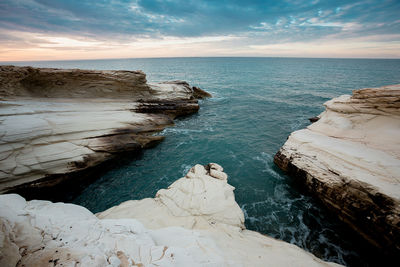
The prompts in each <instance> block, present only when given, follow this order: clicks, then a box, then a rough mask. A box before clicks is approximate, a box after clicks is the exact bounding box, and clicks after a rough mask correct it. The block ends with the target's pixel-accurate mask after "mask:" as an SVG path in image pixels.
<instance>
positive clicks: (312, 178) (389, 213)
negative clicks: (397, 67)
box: [274, 85, 400, 255]
mask: <svg viewBox="0 0 400 267" xmlns="http://www.w3.org/2000/svg"><path fill="white" fill-rule="evenodd" d="M324 105H325V107H326V110H325V111H324V112H323V113H321V114H320V115H319V116H318V117H319V119H318V120H317V121H316V122H314V123H313V124H312V125H310V126H308V127H307V129H303V130H299V131H296V132H293V133H292V134H291V135H290V136H289V138H288V140H287V141H286V143H285V144H284V145H283V147H282V148H281V149H280V150H279V152H278V153H277V154H276V155H275V159H274V161H275V163H276V164H277V165H278V166H279V167H280V168H281V169H283V170H284V171H287V172H289V173H290V174H292V175H294V176H295V177H297V179H299V180H300V181H301V182H302V183H303V184H304V185H305V186H306V187H307V188H308V189H309V191H311V192H312V193H314V194H315V195H316V196H317V197H318V198H319V199H321V200H322V202H323V203H325V204H326V205H327V206H328V207H329V208H331V209H332V210H334V211H335V212H336V213H337V214H338V215H339V217H340V218H341V219H342V220H343V221H344V222H346V223H348V224H349V225H350V226H351V227H353V228H354V229H355V230H356V231H357V232H358V233H360V234H361V235H362V236H363V237H365V238H366V239H367V240H369V241H370V242H371V243H373V244H374V245H376V246H378V247H381V248H383V249H384V250H385V251H386V252H391V253H395V254H396V253H397V255H398V253H399V251H400V85H393V86H386V87H381V88H367V89H360V90H355V91H354V92H353V96H350V95H344V96H341V97H338V98H335V99H332V100H330V101H328V102H326V103H325V104H324Z"/></svg>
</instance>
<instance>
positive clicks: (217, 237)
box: [0, 165, 338, 267]
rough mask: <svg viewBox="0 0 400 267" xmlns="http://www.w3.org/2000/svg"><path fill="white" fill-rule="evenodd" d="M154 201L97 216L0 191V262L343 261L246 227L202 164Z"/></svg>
mask: <svg viewBox="0 0 400 267" xmlns="http://www.w3.org/2000/svg"><path fill="white" fill-rule="evenodd" d="M189 173H192V174H193V176H192V178H187V177H183V178H181V179H179V180H177V181H176V182H174V183H173V184H172V185H171V186H170V187H169V188H168V189H161V190H160V191H159V192H158V193H157V196H156V197H155V198H154V199H150V198H148V199H143V200H134V201H127V202H124V203H122V204H121V205H119V206H116V207H113V208H111V209H108V210H106V211H104V212H102V213H100V214H97V217H96V216H95V215H93V214H92V213H91V212H90V211H88V210H87V209H85V208H83V207H81V206H77V205H73V204H64V203H51V202H49V201H39V200H33V201H28V202H27V201H25V199H23V198H22V197H20V196H19V195H16V194H8V195H0V266H5V267H8V266H17V265H18V266H22V265H25V266H40V267H42V266H266V265H271V266H307V267H308V266H310V267H312V266H338V265H336V264H333V263H326V262H323V261H321V260H319V259H317V258H316V257H314V256H313V255H311V254H310V253H307V252H305V251H303V250H302V249H300V248H298V247H296V246H294V245H291V244H288V243H285V242H282V241H278V240H275V239H273V238H270V237H267V236H264V235H261V234H259V233H256V232H253V231H249V230H245V229H244V224H243V222H244V217H243V212H242V211H241V209H240V208H239V206H238V205H237V203H236V202H235V199H234V195H233V189H234V188H233V187H232V186H230V185H229V184H227V182H226V180H220V179H216V178H213V177H211V176H210V175H209V173H208V172H207V169H206V168H204V167H203V166H201V165H196V166H194V167H193V168H192V170H191V171H190V172H189Z"/></svg>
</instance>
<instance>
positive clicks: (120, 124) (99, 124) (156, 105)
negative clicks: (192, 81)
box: [0, 66, 210, 193]
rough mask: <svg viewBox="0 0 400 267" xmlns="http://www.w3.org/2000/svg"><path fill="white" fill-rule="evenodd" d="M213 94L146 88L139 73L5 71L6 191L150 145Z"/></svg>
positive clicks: (2, 152)
mask: <svg viewBox="0 0 400 267" xmlns="http://www.w3.org/2000/svg"><path fill="white" fill-rule="evenodd" d="M207 96H210V95H209V94H208V93H207V92H204V91H203V90H201V89H199V88H197V87H191V86H189V84H187V83H186V82H183V81H172V82H163V83H158V84H148V83H147V81H146V75H145V74H144V73H143V72H141V71H92V70H79V69H73V70H68V69H50V68H32V67H15V66H0V193H3V192H9V191H11V190H15V189H21V188H29V189H30V188H35V187H51V186H53V185H55V184H58V183H60V182H62V181H64V180H65V179H68V178H70V177H72V176H73V175H75V176H79V174H80V173H81V172H82V171H83V170H88V169H90V168H92V167H94V166H98V164H100V163H103V162H105V161H107V160H110V159H112V158H114V157H115V156H116V155H117V154H118V153H120V152H129V151H131V152H132V151H133V152H134V151H139V150H140V149H142V148H147V147H151V146H153V145H155V144H156V143H158V142H159V141H161V140H162V139H163V137H162V136H154V135H153V133H155V132H158V131H161V130H162V129H164V127H166V126H168V125H172V124H173V121H172V119H173V118H175V117H176V116H181V115H188V114H191V113H194V112H197V111H198V109H199V104H198V101H197V99H198V98H203V97H207Z"/></svg>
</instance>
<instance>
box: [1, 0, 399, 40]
mask: <svg viewBox="0 0 400 267" xmlns="http://www.w3.org/2000/svg"><path fill="white" fill-rule="evenodd" d="M349 2H351V1H341V0H338V1H321V0H320V1H318V0H308V1H306V0H304V1H302V0H286V1H272V0H266V1H265V0H264V1H257V0H248V1H243V0H231V1H227V0H220V1H215V0H206V1H196V0H167V1H166V0H138V1H132V0H130V1H128V0H110V1H106V0H93V1H89V0H79V1H78V0H76V1H75V0H58V1H57V0H1V1H0V31H1V29H3V30H20V31H21V30H22V31H31V32H43V33H56V34H75V35H80V36H89V37H96V38H102V37H104V38H109V37H110V36H114V37H116V36H117V37H118V38H119V37H121V38H122V37H139V36H151V37H157V36H179V37H194V36H206V35H208V36H210V35H249V36H251V35H254V36H258V37H260V38H261V36H268V38H270V39H269V40H276V41H278V40H280V39H282V38H283V39H288V38H290V39H292V40H299V41H304V40H312V39H315V38H321V37H323V36H326V35H329V34H338V33H341V32H343V34H345V35H351V36H353V37H357V36H364V35H373V34H400V17H399V14H400V1H397V0H386V1H385V0H369V1H354V2H351V3H349ZM350 23H352V25H353V27H351V26H352V25H350Z"/></svg>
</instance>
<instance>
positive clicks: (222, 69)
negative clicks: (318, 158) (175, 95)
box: [18, 58, 400, 266]
mask: <svg viewBox="0 0 400 267" xmlns="http://www.w3.org/2000/svg"><path fill="white" fill-rule="evenodd" d="M18 65H33V66H41V67H62V68H87V69H127V70H136V69H141V70H143V71H144V72H146V73H147V79H148V80H149V81H151V82H154V81H164V80H176V79H180V80H185V81H188V82H189V83H190V84H191V85H195V86H199V87H201V88H202V89H205V90H206V91H209V92H211V93H212V94H213V96H214V97H213V98H211V99H207V100H203V101H201V102H200V103H201V109H200V111H199V113H198V114H195V115H193V116H190V117H185V118H182V119H179V120H177V121H176V125H175V126H174V127H172V128H167V129H165V130H164V131H163V132H162V133H161V134H162V135H164V136H166V139H165V141H164V142H163V143H161V144H160V145H159V146H157V147H156V148H154V149H150V150H146V151H144V152H143V153H142V154H141V155H139V156H137V157H132V158H131V159H128V158H127V159H125V162H123V163H121V164H119V166H118V167H117V168H115V169H113V170H111V171H109V172H107V173H105V174H104V175H103V176H102V177H101V178H100V179H98V180H97V181H96V182H94V183H93V184H91V185H90V186H88V187H86V188H85V189H84V190H83V191H82V192H80V194H79V195H78V196H77V197H74V198H73V199H72V202H74V203H76V204H80V205H83V206H85V207H87V208H88V209H90V210H91V211H93V212H98V211H102V210H104V209H107V208H109V207H111V206H114V205H118V204H119V203H121V202H123V201H125V200H129V199H141V198H145V197H154V195H155V193H156V192H157V190H158V189H160V188H165V187H167V186H168V185H169V184H171V183H172V182H173V181H175V180H176V179H178V178H180V177H182V176H183V175H184V174H185V173H186V172H187V171H188V170H189V168H190V167H191V166H193V165H194V164H197V163H200V164H206V163H209V162H217V163H219V164H221V165H222V166H223V167H224V169H225V171H226V173H227V174H228V175H229V183H230V184H232V185H233V186H235V187H236V190H235V196H236V200H237V202H238V203H239V205H240V207H241V208H242V209H243V211H244V213H245V216H246V226H247V228H249V229H252V230H256V231H259V232H262V233H265V234H268V235H270V236H273V237H276V238H279V239H283V240H285V241H288V242H291V243H294V244H296V245H298V246H300V247H302V248H304V249H306V250H308V251H310V252H312V253H314V254H315V255H317V256H318V257H321V258H323V259H325V260H329V261H335V262H338V263H342V264H346V265H353V266H369V265H370V266H373V265H375V264H377V258H379V257H380V256H379V254H376V252H375V251H374V250H372V249H371V248H369V247H368V246H367V245H366V244H365V242H363V241H361V240H359V239H358V238H357V237H356V236H355V235H354V234H352V233H351V231H349V230H348V229H347V228H346V227H344V226H343V225H342V223H340V222H339V221H338V220H337V218H336V217H335V216H334V215H333V214H331V213H329V212H328V211H327V210H326V209H325V208H324V207H322V206H321V205H320V204H319V203H318V202H317V201H315V200H313V199H312V198H311V197H310V196H308V195H307V194H305V193H304V192H302V191H301V190H300V189H299V188H297V186H296V185H295V184H294V183H293V180H292V178H290V177H288V176H286V175H285V174H283V173H282V172H281V171H280V170H279V169H278V168H277V167H276V166H274V164H273V156H274V154H275V153H276V152H277V151H278V150H279V148H280V146H281V145H282V144H283V143H284V142H285V140H286V138H287V136H288V135H289V134H290V133H291V132H292V131H295V130H298V129H301V128H304V127H306V126H307V125H308V124H309V122H308V120H307V119H308V118H309V117H313V116H316V115H318V114H319V113H320V112H322V111H323V105H322V104H323V103H324V102H325V101H327V100H329V99H331V98H333V97H336V96H339V95H341V94H351V91H352V89H357V88H362V87H376V86H382V85H388V84H394V83H400V60H370V59H296V58H169V59H121V60H94V61H60V62H57V61H53V62H24V63H18Z"/></svg>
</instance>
